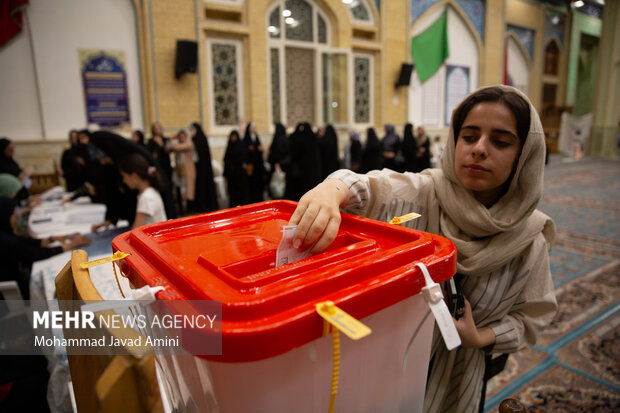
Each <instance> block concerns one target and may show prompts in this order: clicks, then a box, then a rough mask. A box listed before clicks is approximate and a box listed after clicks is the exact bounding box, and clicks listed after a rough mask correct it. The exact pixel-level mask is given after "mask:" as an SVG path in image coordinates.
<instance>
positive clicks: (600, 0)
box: [596, 0, 605, 6]
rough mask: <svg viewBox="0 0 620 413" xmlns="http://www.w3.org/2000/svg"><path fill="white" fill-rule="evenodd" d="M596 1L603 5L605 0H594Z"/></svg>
mask: <svg viewBox="0 0 620 413" xmlns="http://www.w3.org/2000/svg"><path fill="white" fill-rule="evenodd" d="M596 2H597V3H598V4H600V5H601V6H604V5H605V0H596Z"/></svg>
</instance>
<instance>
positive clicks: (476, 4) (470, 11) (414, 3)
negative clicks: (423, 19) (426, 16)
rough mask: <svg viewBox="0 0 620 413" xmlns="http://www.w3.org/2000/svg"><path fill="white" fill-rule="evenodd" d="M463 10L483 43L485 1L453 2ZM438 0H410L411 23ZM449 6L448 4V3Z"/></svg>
mask: <svg viewBox="0 0 620 413" xmlns="http://www.w3.org/2000/svg"><path fill="white" fill-rule="evenodd" d="M454 1H455V3H456V4H457V5H458V6H459V7H460V8H461V9H462V10H463V12H464V13H465V15H467V18H468V19H469V21H470V22H471V24H472V25H473V26H474V27H475V28H476V31H477V32H478V35H479V36H480V40H481V41H482V42H483V43H484V13H485V9H486V0H454ZM437 3H439V0H411V22H412V23H413V22H415V21H416V20H417V19H418V18H419V17H420V16H421V15H422V13H424V12H425V11H426V10H428V9H429V8H430V7H431V6H433V5H435V4H437ZM448 4H450V3H448Z"/></svg>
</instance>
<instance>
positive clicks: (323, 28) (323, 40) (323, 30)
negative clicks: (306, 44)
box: [318, 14, 327, 43]
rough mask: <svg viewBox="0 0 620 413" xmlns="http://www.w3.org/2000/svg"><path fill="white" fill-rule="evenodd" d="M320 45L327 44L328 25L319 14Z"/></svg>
mask: <svg viewBox="0 0 620 413" xmlns="http://www.w3.org/2000/svg"><path fill="white" fill-rule="evenodd" d="M318 30H319V43H327V24H326V23H325V19H323V17H321V15H320V14H319V29H318Z"/></svg>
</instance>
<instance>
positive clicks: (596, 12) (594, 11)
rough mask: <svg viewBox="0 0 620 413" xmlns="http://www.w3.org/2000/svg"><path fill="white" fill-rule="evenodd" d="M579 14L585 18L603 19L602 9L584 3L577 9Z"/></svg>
mask: <svg viewBox="0 0 620 413" xmlns="http://www.w3.org/2000/svg"><path fill="white" fill-rule="evenodd" d="M577 11H578V12H579V13H583V14H585V15H587V16H591V17H596V18H598V19H602V18H603V8H602V7H601V6H598V5H596V4H591V3H586V4H584V5H583V6H581V7H579V8H578V9H577Z"/></svg>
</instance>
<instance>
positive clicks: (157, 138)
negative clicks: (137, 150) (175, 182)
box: [146, 122, 172, 182]
mask: <svg viewBox="0 0 620 413" xmlns="http://www.w3.org/2000/svg"><path fill="white" fill-rule="evenodd" d="M146 147H147V148H148V149H149V151H151V155H152V156H153V158H155V161H156V162H157V163H158V164H159V166H160V167H161V169H162V171H163V172H164V173H165V174H166V177H167V178H168V180H169V181H171V182H172V164H171V163H170V149H169V148H168V138H166V137H165V136H164V131H163V128H162V126H161V123H159V122H155V123H153V126H151V139H149V141H148V142H147V144H146Z"/></svg>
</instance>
